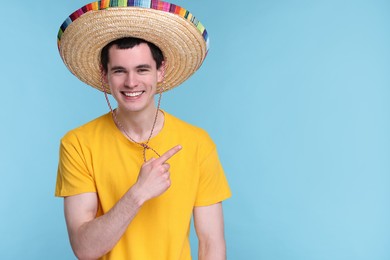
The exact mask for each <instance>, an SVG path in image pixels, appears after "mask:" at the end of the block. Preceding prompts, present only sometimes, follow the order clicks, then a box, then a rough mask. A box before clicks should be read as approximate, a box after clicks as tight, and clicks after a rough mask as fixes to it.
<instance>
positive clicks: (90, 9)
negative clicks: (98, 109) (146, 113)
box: [58, 0, 208, 91]
mask: <svg viewBox="0 0 390 260" xmlns="http://www.w3.org/2000/svg"><path fill="white" fill-rule="evenodd" d="M123 37H137V38H141V39H144V40H146V41H149V42H152V43H154V44H155V45H156V46H157V47H159V48H160V49H161V51H162V52H163V55H164V58H165V63H166V72H165V84H164V89H163V91H166V90H169V89H171V88H174V87H176V86H178V85H180V84H181V83H182V82H184V81H185V80H186V79H188V78H189V77H190V76H191V75H192V74H193V73H194V72H195V71H196V70H197V69H198V68H199V67H200V66H201V65H202V62H203V60H204V59H205V57H206V55H207V52H208V35H207V31H206V29H205V28H204V27H203V25H202V24H201V23H200V22H199V21H198V20H197V19H196V18H195V17H194V16H193V15H192V14H191V13H190V12H188V11H187V10H185V9H184V8H182V7H180V6H177V5H174V4H170V3H167V2H161V1H156V0H146V1H130V0H129V1H127V0H102V1H98V2H93V3H90V4H87V5H85V6H83V7H82V8H80V9H78V10H76V11H75V12H74V13H72V14H71V15H70V16H69V17H68V18H67V19H66V20H65V21H64V23H63V24H62V25H61V28H60V30H59V32H58V50H59V52H60V55H61V58H62V60H63V61H64V63H65V65H66V66H67V67H68V69H69V70H70V71H71V72H72V73H73V74H74V75H75V76H76V77H77V78H79V79H80V80H81V81H83V82H85V83H86V84H88V85H90V86H92V87H94V88H96V89H99V90H101V91H104V90H103V88H102V86H101V84H102V83H101V73H100V53H101V50H102V48H103V47H104V46H105V45H106V44H108V43H109V42H111V41H113V40H115V39H119V38H123ZM160 90H161V86H160V85H159V86H158V91H160Z"/></svg>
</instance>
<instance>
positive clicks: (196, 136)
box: [165, 113, 215, 150]
mask: <svg viewBox="0 0 390 260" xmlns="http://www.w3.org/2000/svg"><path fill="white" fill-rule="evenodd" d="M165 116H166V122H167V130H168V132H169V135H171V136H175V137H176V138H177V139H179V140H180V142H185V143H187V144H189V145H191V146H196V147H198V149H201V150H211V149H213V148H215V144H214V142H213V140H212V139H211V137H210V135H209V134H208V133H207V131H206V130H204V129H203V128H201V127H199V126H195V125H193V124H190V123H188V122H186V121H184V120H182V119H179V118H177V117H175V116H173V115H171V114H168V113H165Z"/></svg>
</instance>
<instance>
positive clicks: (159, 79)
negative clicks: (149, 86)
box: [157, 61, 165, 83]
mask: <svg viewBox="0 0 390 260" xmlns="http://www.w3.org/2000/svg"><path fill="white" fill-rule="evenodd" d="M164 78H165V61H163V62H162V63H161V66H160V68H159V69H158V70H157V82H159V83H160V82H163V81H164Z"/></svg>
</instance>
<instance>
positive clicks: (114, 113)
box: [101, 73, 165, 162]
mask: <svg viewBox="0 0 390 260" xmlns="http://www.w3.org/2000/svg"><path fill="white" fill-rule="evenodd" d="M101 81H102V82H101V83H102V88H103V92H104V97H105V98H106V101H107V105H108V107H109V109H110V111H111V114H112V118H113V119H114V122H115V124H116V126H117V127H118V128H119V129H120V130H121V131H122V132H123V133H124V134H125V136H126V137H127V138H128V139H129V140H130V141H132V142H133V143H135V144H137V145H139V146H141V147H142V148H143V152H142V155H143V158H144V162H146V150H151V151H153V152H154V153H155V154H156V155H157V156H158V157H160V156H161V155H160V154H159V153H158V152H157V151H156V150H155V149H153V148H152V147H150V146H149V145H148V144H149V141H150V139H151V138H152V135H153V131H154V128H155V126H156V122H157V117H158V112H159V111H160V104H161V97H162V92H164V90H165V88H164V85H165V80H163V84H162V85H163V86H161V88H162V89H161V91H159V97H158V105H157V109H156V115H155V117H154V121H153V126H152V129H151V130H150V134H149V137H148V139H147V140H146V142H137V141H135V140H134V139H133V138H131V137H130V135H129V134H128V133H127V131H126V129H125V128H124V127H123V125H122V124H121V122H120V121H119V120H118V117H117V114H116V111H117V110H116V109H115V110H114V109H112V106H111V103H110V100H109V99H108V95H107V88H106V86H105V84H104V80H103V73H102V78H101Z"/></svg>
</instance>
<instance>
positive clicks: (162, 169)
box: [133, 145, 182, 203]
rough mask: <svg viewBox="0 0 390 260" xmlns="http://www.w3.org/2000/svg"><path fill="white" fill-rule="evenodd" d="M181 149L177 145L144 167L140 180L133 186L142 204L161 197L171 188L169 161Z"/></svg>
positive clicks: (146, 163)
mask: <svg viewBox="0 0 390 260" xmlns="http://www.w3.org/2000/svg"><path fill="white" fill-rule="evenodd" d="M181 149H182V147H181V146H180V145H177V146H175V147H173V148H171V149H169V150H168V151H167V152H166V153H164V154H163V155H161V157H159V158H157V159H155V158H152V159H150V160H148V161H146V162H145V163H144V164H143V165H142V167H141V171H140V173H139V175H138V180H137V182H136V184H134V186H133V188H135V189H136V191H137V193H138V196H139V199H140V200H141V201H142V202H141V203H143V202H145V201H147V200H150V199H152V198H154V197H157V196H159V195H161V194H162V193H164V192H165V191H166V190H168V188H169V187H170V186H171V179H170V173H169V168H170V166H169V164H168V163H167V161H168V160H169V159H170V158H171V157H172V156H174V155H175V154H176V153H178V152H179V151H180V150H181Z"/></svg>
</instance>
